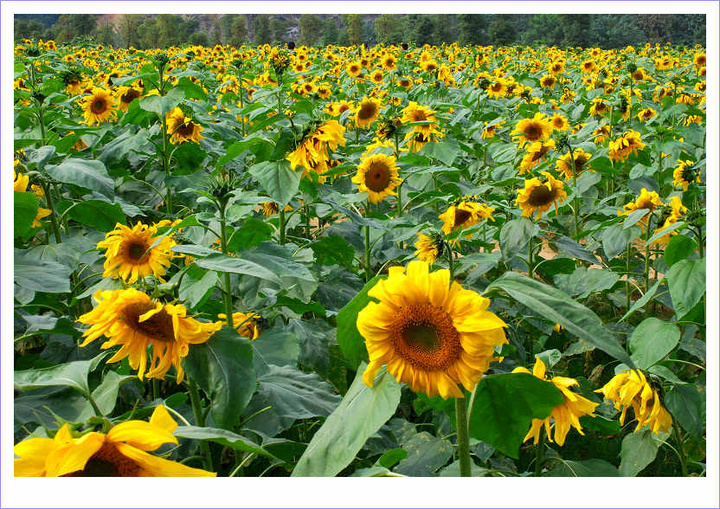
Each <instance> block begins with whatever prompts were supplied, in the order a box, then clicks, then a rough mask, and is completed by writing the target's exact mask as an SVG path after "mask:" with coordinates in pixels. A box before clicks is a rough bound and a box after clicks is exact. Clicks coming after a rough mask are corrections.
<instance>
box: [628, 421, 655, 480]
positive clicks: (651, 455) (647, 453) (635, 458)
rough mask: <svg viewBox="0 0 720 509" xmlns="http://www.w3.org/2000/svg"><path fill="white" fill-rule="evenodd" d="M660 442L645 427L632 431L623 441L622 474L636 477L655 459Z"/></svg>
mask: <svg viewBox="0 0 720 509" xmlns="http://www.w3.org/2000/svg"><path fill="white" fill-rule="evenodd" d="M659 446H660V444H659V443H658V441H657V440H656V439H655V436H654V435H653V433H652V432H651V431H650V430H649V429H648V428H644V429H641V430H640V431H638V432H637V433H630V434H629V435H627V436H626V437H625V438H623V441H622V449H621V450H620V475H622V476H625V477H634V476H636V475H638V474H639V473H640V472H642V471H643V470H644V469H645V467H647V466H648V465H649V464H650V463H652V462H653V461H654V460H655V456H657V452H658V448H659Z"/></svg>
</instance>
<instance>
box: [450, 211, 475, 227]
mask: <svg viewBox="0 0 720 509" xmlns="http://www.w3.org/2000/svg"><path fill="white" fill-rule="evenodd" d="M471 215H472V214H470V212H468V211H467V210H463V209H458V208H456V209H455V224H453V227H455V226H461V225H463V224H465V221H467V220H468V219H470V216H471Z"/></svg>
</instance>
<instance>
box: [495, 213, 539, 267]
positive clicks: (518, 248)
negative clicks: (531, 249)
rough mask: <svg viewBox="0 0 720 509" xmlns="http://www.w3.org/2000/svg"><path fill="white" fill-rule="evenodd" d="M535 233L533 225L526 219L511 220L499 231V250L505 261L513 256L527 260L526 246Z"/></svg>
mask: <svg viewBox="0 0 720 509" xmlns="http://www.w3.org/2000/svg"><path fill="white" fill-rule="evenodd" d="M534 232H535V223H533V222H532V221H530V220H529V219H528V218H526V217H521V218H518V219H512V220H510V221H508V222H507V223H505V224H504V225H503V227H502V229H501V230H500V249H501V250H502V254H503V257H504V258H505V259H506V260H507V259H509V258H511V257H512V256H513V255H516V254H517V255H519V256H520V257H521V258H527V256H528V253H527V245H528V242H529V241H530V239H531V238H532V236H533V233H534Z"/></svg>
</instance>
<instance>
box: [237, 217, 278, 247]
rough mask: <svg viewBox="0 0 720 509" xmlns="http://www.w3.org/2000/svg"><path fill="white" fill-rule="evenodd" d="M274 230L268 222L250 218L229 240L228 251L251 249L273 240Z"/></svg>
mask: <svg viewBox="0 0 720 509" xmlns="http://www.w3.org/2000/svg"><path fill="white" fill-rule="evenodd" d="M272 233H273V229H272V226H270V225H269V224H268V223H267V222H265V221H261V220H260V219H255V218H254V217H250V218H248V219H246V220H245V222H244V223H243V224H242V225H241V226H239V227H238V228H237V229H236V230H235V232H233V234H232V236H231V237H230V240H228V251H230V252H232V253H234V252H236V251H238V250H240V249H250V248H251V247H255V246H257V245H259V244H260V243H261V242H263V241H265V240H270V239H271V238H272Z"/></svg>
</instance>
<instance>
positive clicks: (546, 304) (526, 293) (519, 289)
mask: <svg viewBox="0 0 720 509" xmlns="http://www.w3.org/2000/svg"><path fill="white" fill-rule="evenodd" d="M496 288H498V289H501V290H504V291H505V292H506V293H507V294H508V295H510V296H511V297H512V298H513V299H515V300H516V301H518V302H520V303H521V304H523V305H525V306H527V307H528V308H530V309H532V310H533V311H534V312H536V313H538V314H539V315H540V316H542V317H544V318H546V319H548V320H550V321H551V322H553V323H559V324H560V325H562V326H563V327H565V329H566V330H567V331H568V332H570V333H571V334H574V335H575V336H577V337H579V338H581V339H583V340H584V341H587V342H588V343H591V344H592V345H594V346H596V347H597V348H599V349H600V350H602V351H604V352H605V353H607V354H608V355H611V356H612V357H615V358H616V359H617V360H619V361H620V362H624V363H625V364H627V365H628V366H630V367H634V364H633V363H632V360H631V359H630V356H629V355H628V354H627V353H626V352H625V350H624V349H623V347H622V346H620V343H618V341H617V340H616V339H615V337H614V336H613V335H612V334H611V333H610V332H608V331H607V329H605V327H604V326H603V323H602V321H601V320H600V318H599V317H598V316H597V315H596V314H595V313H594V312H592V311H591V310H590V309H588V308H587V307H585V306H583V305H582V304H580V303H578V302H577V301H575V300H573V299H571V298H570V297H569V296H568V295H567V294H566V293H564V292H562V291H560V290H558V289H556V288H553V287H551V286H548V285H546V284H543V283H541V282H539V281H535V280H534V279H530V278H529V277H527V276H524V275H522V274H518V273H517V272H506V273H505V274H503V275H502V276H501V277H500V278H499V279H496V280H495V281H494V282H493V283H492V284H490V286H488V287H487V289H486V290H485V293H487V292H488V291H490V290H492V289H496Z"/></svg>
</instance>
